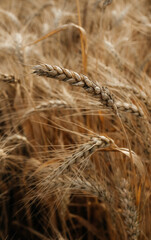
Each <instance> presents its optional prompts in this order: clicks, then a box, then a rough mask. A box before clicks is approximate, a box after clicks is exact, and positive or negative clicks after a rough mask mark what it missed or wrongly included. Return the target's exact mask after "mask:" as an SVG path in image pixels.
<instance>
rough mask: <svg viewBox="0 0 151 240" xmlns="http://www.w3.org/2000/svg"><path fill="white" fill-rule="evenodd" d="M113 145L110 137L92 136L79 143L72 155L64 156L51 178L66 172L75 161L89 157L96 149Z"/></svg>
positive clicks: (79, 161)
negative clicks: (81, 143)
mask: <svg viewBox="0 0 151 240" xmlns="http://www.w3.org/2000/svg"><path fill="white" fill-rule="evenodd" d="M113 145H114V141H113V140H112V139H109V138H106V137H104V136H99V137H93V138H92V139H91V140H90V141H89V142H87V143H85V144H83V145H81V146H80V147H79V148H78V149H77V150H76V151H75V152H74V153H73V154H72V156H70V157H68V158H66V160H65V162H64V163H62V164H61V165H60V166H59V167H58V168H57V169H56V170H55V171H54V174H53V178H55V177H58V176H60V175H61V174H64V173H68V172H69V171H70V170H71V167H72V166H73V165H75V164H77V163H81V162H83V161H84V160H86V159H87V158H88V157H90V156H91V155H92V154H93V153H94V152H95V151H96V150H98V149H106V148H109V147H111V146H113Z"/></svg>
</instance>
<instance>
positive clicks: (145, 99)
mask: <svg viewBox="0 0 151 240" xmlns="http://www.w3.org/2000/svg"><path fill="white" fill-rule="evenodd" d="M107 87H112V88H116V89H117V88H119V89H123V90H126V91H128V92H130V93H132V94H133V95H134V96H136V97H137V98H138V99H139V100H140V101H142V102H143V103H144V104H145V106H146V107H147V109H148V111H151V101H150V99H149V97H148V96H147V94H146V93H145V92H144V91H143V90H140V89H138V88H136V87H134V86H129V85H126V84H122V83H119V84H118V85H117V84H107Z"/></svg>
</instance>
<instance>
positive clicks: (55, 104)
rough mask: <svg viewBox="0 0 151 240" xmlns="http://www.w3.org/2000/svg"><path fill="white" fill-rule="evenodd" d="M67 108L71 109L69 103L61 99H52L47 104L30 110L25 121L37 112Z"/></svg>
mask: <svg viewBox="0 0 151 240" xmlns="http://www.w3.org/2000/svg"><path fill="white" fill-rule="evenodd" d="M66 107H69V105H68V104H67V102H65V101H63V100H59V99H51V100H49V101H47V102H42V103H40V104H39V105H37V106H35V107H33V108H30V109H29V110H28V111H27V112H25V114H24V116H23V119H26V118H27V117H29V115H31V114H32V113H35V112H42V111H46V110H49V109H52V108H66Z"/></svg>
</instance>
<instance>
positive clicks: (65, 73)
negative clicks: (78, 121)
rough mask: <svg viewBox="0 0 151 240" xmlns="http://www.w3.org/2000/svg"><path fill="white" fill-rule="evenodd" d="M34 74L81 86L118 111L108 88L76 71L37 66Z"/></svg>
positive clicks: (44, 65) (105, 104) (45, 65)
mask: <svg viewBox="0 0 151 240" xmlns="http://www.w3.org/2000/svg"><path fill="white" fill-rule="evenodd" d="M34 73H36V74H37V75H39V76H45V77H49V78H55V79H58V80H61V81H64V82H68V83H69V84H71V85H73V86H79V87H82V88H84V89H85V90H86V91H87V92H89V93H91V94H93V95H94V96H97V97H99V98H100V100H101V103H103V105H104V106H106V107H110V108H113V109H114V111H116V106H115V104H114V99H113V97H112V94H111V93H110V92H109V90H108V89H107V88H106V87H100V86H98V85H97V84H96V83H94V82H93V81H91V80H90V79H89V78H88V77H87V76H85V75H83V74H79V73H77V72H74V71H70V70H68V69H66V68H62V67H58V66H52V65H48V64H43V65H37V66H35V67H34Z"/></svg>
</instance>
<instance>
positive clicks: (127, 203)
mask: <svg viewBox="0 0 151 240" xmlns="http://www.w3.org/2000/svg"><path fill="white" fill-rule="evenodd" d="M119 184H120V186H119V188H118V192H119V197H120V207H121V211H122V217H123V220H124V224H125V229H126V233H127V237H128V239H129V240H137V239H138V236H139V225H138V214H137V210H136V206H135V203H134V197H133V196H132V192H131V191H130V190H129V184H128V182H127V180H126V179H121V182H120V183H119Z"/></svg>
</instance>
